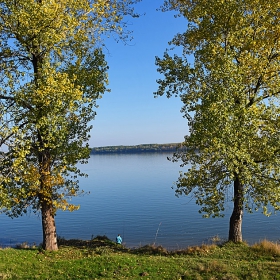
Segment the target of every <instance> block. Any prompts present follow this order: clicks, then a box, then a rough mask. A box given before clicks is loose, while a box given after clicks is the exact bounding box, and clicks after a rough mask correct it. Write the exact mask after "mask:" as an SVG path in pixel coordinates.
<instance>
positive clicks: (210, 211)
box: [156, 0, 280, 217]
mask: <svg viewBox="0 0 280 280" xmlns="http://www.w3.org/2000/svg"><path fill="white" fill-rule="evenodd" d="M163 10H164V11H168V10H175V11H177V13H178V16H183V17H185V18H186V20H187V23H186V24H187V29H186V32H184V33H182V34H177V35H176V36H175V37H174V39H173V40H172V42H171V44H173V45H174V46H175V47H180V48H181V49H182V54H181V55H180V56H179V55H177V54H175V55H173V56H172V55H170V54H169V53H168V52H166V53H165V54H164V56H163V58H161V59H160V58H157V59H156V64H157V66H158V71H159V72H160V73H161V74H163V75H164V78H163V79H160V80H158V83H159V88H158V91H157V92H156V95H164V94H166V95H167V97H170V96H172V95H175V96H177V95H179V96H180V98H181V100H182V102H183V104H184V106H183V107H182V112H184V113H185V117H186V118H187V119H188V121H189V135H187V136H185V142H184V145H185V146H186V149H187V152H184V153H177V154H176V155H174V157H173V160H175V161H176V160H181V161H182V166H187V167H188V168H189V169H188V170H187V172H181V174H180V177H179V179H178V181H177V188H176V192H177V194H178V195H181V194H186V195H189V194H193V195H194V196H195V197H196V199H197V203H198V204H199V205H201V206H202V208H201V212H204V213H205V216H206V217H209V216H219V215H222V211H223V210H224V206H225V202H226V201H227V200H230V199H232V194H231V188H232V181H234V180H236V179H237V178H238V180H239V181H240V182H241V184H242V185H243V186H244V198H243V200H244V201H243V202H244V206H245V208H246V209H247V210H248V211H253V210H254V209H256V210H257V209H258V208H262V210H263V212H264V213H265V214H269V212H268V211H267V207H268V206H269V205H272V206H273V207H274V208H275V209H276V210H279V201H280V188H279V187H280V185H279V183H280V170H279V167H280V157H279V155H280V154H279V151H280V149H279V148H280V146H279V143H280V142H279V140H280V131H279V127H280V126H279V124H280V119H279V114H280V107H279V93H280V78H279V70H280V63H279V61H280V60H279V54H280V53H279V52H280V40H279V39H280V25H279V19H280V18H279V16H280V14H279V13H280V3H279V1H273V0H265V1H263V0H261V1H259V0H242V1H241V0H240V1H239V0H181V1H180V0H170V1H165V4H164V6H163ZM175 50H176V48H175Z"/></svg>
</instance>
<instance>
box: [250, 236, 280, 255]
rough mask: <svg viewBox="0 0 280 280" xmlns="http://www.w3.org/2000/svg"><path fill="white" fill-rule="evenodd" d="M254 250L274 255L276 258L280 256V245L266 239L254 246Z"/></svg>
mask: <svg viewBox="0 0 280 280" xmlns="http://www.w3.org/2000/svg"><path fill="white" fill-rule="evenodd" d="M252 249H254V250H256V251H258V252H260V253H262V254H270V255H271V254H272V255H275V256H280V244H278V243H274V242H271V241H268V240H266V239H264V240H263V241H261V242H260V243H256V244H254V245H252Z"/></svg>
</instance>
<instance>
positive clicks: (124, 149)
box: [90, 143, 183, 155]
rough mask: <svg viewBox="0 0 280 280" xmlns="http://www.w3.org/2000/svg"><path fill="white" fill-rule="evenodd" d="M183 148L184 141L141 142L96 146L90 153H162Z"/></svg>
mask: <svg viewBox="0 0 280 280" xmlns="http://www.w3.org/2000/svg"><path fill="white" fill-rule="evenodd" d="M182 149H183V145H182V143H168V144H140V145H134V146H105V147H95V148H92V150H91V153H90V154H91V155H94V154H138V153H162V152H176V151H178V150H182Z"/></svg>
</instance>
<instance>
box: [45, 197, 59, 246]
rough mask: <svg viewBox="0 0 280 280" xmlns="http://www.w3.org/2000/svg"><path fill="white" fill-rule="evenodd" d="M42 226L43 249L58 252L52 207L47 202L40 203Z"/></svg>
mask: <svg viewBox="0 0 280 280" xmlns="http://www.w3.org/2000/svg"><path fill="white" fill-rule="evenodd" d="M41 212H42V226H43V249H45V250H50V251H56V250H58V245H57V236H56V226H55V220H54V214H53V209H52V205H51V204H50V203H48V202H47V201H43V202H41Z"/></svg>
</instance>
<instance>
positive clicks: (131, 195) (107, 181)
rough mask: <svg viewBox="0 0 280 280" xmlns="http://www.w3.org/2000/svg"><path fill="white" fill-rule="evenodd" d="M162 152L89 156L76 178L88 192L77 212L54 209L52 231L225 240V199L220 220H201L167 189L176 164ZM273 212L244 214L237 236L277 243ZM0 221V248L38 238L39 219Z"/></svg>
mask: <svg viewBox="0 0 280 280" xmlns="http://www.w3.org/2000/svg"><path fill="white" fill-rule="evenodd" d="M168 155H169V154H133V155H94V156H92V157H91V158H90V160H89V163H88V164H87V165H83V166H82V168H81V169H82V170H83V171H85V172H86V173H88V175H89V176H88V178H82V179H81V180H80V186H81V189H84V190H85V191H86V192H90V194H88V195H84V196H83V197H78V198H75V199H74V200H73V202H75V203H77V204H80V205H81V207H80V210H78V211H75V212H72V213H70V212H67V211H66V212H62V211H59V212H58V213H57V216H56V226H57V234H58V235H59V236H61V237H64V238H66V239H71V238H77V239H90V238H91V237H92V236H96V235H106V236H108V237H109V238H110V239H113V240H114V239H115V237H116V235H117V234H118V233H120V234H121V235H122V237H123V241H124V244H125V245H126V246H127V247H136V246H142V245H146V244H154V243H155V244H157V245H163V246H164V247H166V248H169V249H175V248H184V247H187V246H189V245H200V244H202V243H203V242H208V240H209V239H210V238H211V237H213V236H217V235H218V236H219V237H220V238H221V239H226V238H227V234H228V223H229V217H230V214H231V213H230V211H231V210H230V209H231V203H229V204H228V205H227V209H228V211H227V212H226V216H225V218H215V219H213V218H210V219H204V218H202V217H201V215H200V214H198V209H199V207H198V206H197V205H196V204H195V202H194V200H192V199H191V198H188V197H180V198H177V197H175V195H174V190H172V189H171V187H172V185H173V182H175V181H176V180H177V177H178V172H179V170H180V167H179V164H177V163H172V162H169V161H168V160H167V159H166V157H167V156H168ZM279 215H280V214H278V215H272V216H271V217H269V218H267V217H265V216H263V215H262V214H261V213H255V214H247V213H245V215H244V221H243V238H244V239H245V240H247V241H248V242H249V243H254V242H258V241H259V240H262V239H264V238H267V239H269V240H272V241H278V240H279V237H280V224H279V221H280V219H279ZM0 223H1V230H0V245H2V246H5V245H6V246H7V245H9V246H14V245H15V244H18V243H22V242H28V243H30V244H32V243H35V244H40V243H41V242H42V230H41V220H40V217H37V216H35V215H34V214H30V215H27V216H23V217H20V218H17V219H11V218H9V217H7V216H5V215H3V214H2V215H0Z"/></svg>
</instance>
